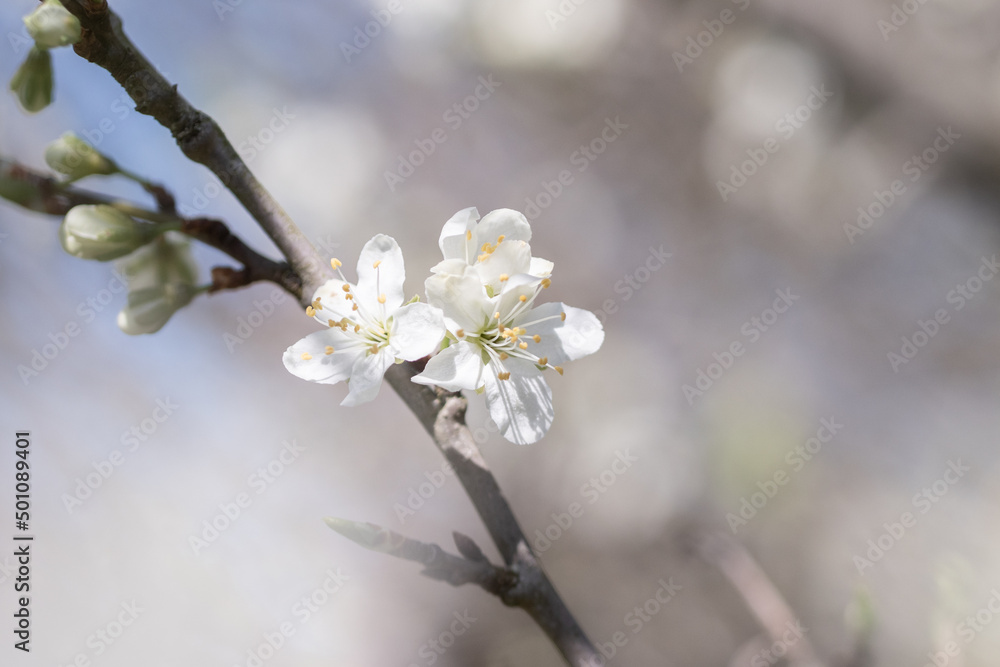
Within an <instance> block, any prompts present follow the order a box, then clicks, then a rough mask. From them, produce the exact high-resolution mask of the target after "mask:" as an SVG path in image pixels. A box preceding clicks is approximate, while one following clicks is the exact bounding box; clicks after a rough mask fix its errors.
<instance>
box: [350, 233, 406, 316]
mask: <svg viewBox="0 0 1000 667" xmlns="http://www.w3.org/2000/svg"><path fill="white" fill-rule="evenodd" d="M376 264H378V267H377V268H376V267H375V265H376ZM404 278H405V272H404V270H403V251H402V250H400V249H399V244H398V243H396V240H395V239H394V238H392V237H391V236H386V235H385V234H378V235H376V236H375V237H374V238H373V239H372V240H371V241H369V242H368V243H366V244H365V247H364V248H362V250H361V257H360V258H359V259H358V297H359V298H360V299H362V303H361V305H362V307H364V308H369V309H374V308H376V306H377V305H378V303H379V297H380V296H382V295H385V312H386V314H389V315H391V314H392V313H393V311H395V310H396V309H397V308H399V306H400V305H402V303H403V279H404ZM375 312H379V311H378V310H376V311H375Z"/></svg>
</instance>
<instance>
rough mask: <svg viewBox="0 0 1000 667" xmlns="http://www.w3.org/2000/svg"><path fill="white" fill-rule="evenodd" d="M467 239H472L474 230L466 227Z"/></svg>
mask: <svg viewBox="0 0 1000 667" xmlns="http://www.w3.org/2000/svg"><path fill="white" fill-rule="evenodd" d="M465 240H466V241H471V240H472V230H471V229H466V230H465Z"/></svg>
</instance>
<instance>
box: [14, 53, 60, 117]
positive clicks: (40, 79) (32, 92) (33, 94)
mask: <svg viewBox="0 0 1000 667" xmlns="http://www.w3.org/2000/svg"><path fill="white" fill-rule="evenodd" d="M10 89H11V90H12V91H14V93H15V94H16V95H17V100H18V102H20V103H21V106H22V107H24V110H25V111H27V112H28V113H36V112H38V111H41V110H42V109H44V108H45V107H47V106H49V105H50V104H52V56H50V55H49V52H48V51H46V50H45V49H40V48H38V47H37V46H33V47H32V48H31V50H30V51H28V58H27V59H26V60H25V61H24V62H23V63H22V64H21V67H19V68H18V70H17V72H16V73H15V74H14V78H13V79H11V80H10Z"/></svg>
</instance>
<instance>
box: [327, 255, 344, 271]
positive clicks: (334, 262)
mask: <svg viewBox="0 0 1000 667" xmlns="http://www.w3.org/2000/svg"><path fill="white" fill-rule="evenodd" d="M343 265H344V263H343V262H341V261H340V260H339V259H337V258H336V257H334V258H333V259H331V260H330V266H332V267H333V268H334V270H337V269H339V268H340V267H342V266H343Z"/></svg>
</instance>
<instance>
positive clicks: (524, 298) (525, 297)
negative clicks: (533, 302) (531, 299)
mask: <svg viewBox="0 0 1000 667" xmlns="http://www.w3.org/2000/svg"><path fill="white" fill-rule="evenodd" d="M517 298H518V300H519V301H520V302H521V303H524V302H525V301H527V300H528V295H527V294H522V295H521V296H519V297H517Z"/></svg>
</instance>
